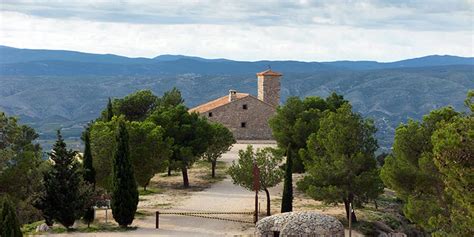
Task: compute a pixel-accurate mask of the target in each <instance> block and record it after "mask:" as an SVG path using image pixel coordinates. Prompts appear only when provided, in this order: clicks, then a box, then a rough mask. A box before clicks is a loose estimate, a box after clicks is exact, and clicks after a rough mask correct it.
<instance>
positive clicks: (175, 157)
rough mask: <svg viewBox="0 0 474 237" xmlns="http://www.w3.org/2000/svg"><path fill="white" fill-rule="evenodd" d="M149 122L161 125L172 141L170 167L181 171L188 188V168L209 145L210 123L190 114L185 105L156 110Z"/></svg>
mask: <svg viewBox="0 0 474 237" xmlns="http://www.w3.org/2000/svg"><path fill="white" fill-rule="evenodd" d="M149 121H152V122H154V123H155V124H157V125H160V126H161V127H162V128H163V129H164V130H165V136H166V137H169V138H171V139H172V141H173V144H172V146H171V150H172V155H171V159H170V166H171V167H178V168H179V169H181V172H182V175H183V186H184V187H185V188H188V187H189V179H188V168H189V167H191V166H192V165H193V163H194V162H195V161H196V160H197V159H198V158H199V157H201V156H202V154H203V153H204V152H205V151H206V150H207V147H208V144H209V139H210V137H211V133H210V130H211V129H210V124H209V122H207V120H205V119H204V118H201V117H200V116H199V115H198V114H197V113H188V110H187V108H186V107H185V106H184V105H178V106H175V107H170V108H161V109H159V110H156V111H155V112H153V114H152V115H151V116H150V117H149Z"/></svg>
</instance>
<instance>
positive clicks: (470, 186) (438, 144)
mask: <svg viewBox="0 0 474 237" xmlns="http://www.w3.org/2000/svg"><path fill="white" fill-rule="evenodd" d="M431 142H432V144H433V153H434V154H433V157H434V164H435V165H436V167H437V168H438V170H439V172H440V174H441V175H442V176H441V177H442V180H443V183H444V186H445V188H444V192H445V195H446V196H448V197H450V200H451V201H452V202H450V203H446V204H445V205H446V206H447V207H449V210H446V213H449V215H439V216H437V217H436V218H437V220H436V222H435V223H436V224H437V225H438V227H443V228H442V229H440V230H438V231H437V234H440V235H454V236H474V192H472V190H474V117H472V116H459V117H457V118H455V119H454V120H453V121H452V122H450V123H446V122H442V123H441V124H440V127H439V128H438V129H437V130H436V131H435V132H434V133H433V135H432V136H431Z"/></svg>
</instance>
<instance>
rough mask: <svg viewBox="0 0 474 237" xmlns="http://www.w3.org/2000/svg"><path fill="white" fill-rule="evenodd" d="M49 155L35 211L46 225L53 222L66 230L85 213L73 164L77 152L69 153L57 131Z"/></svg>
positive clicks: (79, 175) (75, 164) (79, 178)
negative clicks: (49, 162) (55, 139)
mask: <svg viewBox="0 0 474 237" xmlns="http://www.w3.org/2000/svg"><path fill="white" fill-rule="evenodd" d="M57 136H58V138H57V141H56V143H55V144H54V146H53V151H52V152H51V153H49V157H50V161H51V168H50V169H49V170H48V171H47V172H46V173H44V176H43V177H44V178H43V184H44V190H43V192H42V194H41V196H40V197H39V199H38V201H37V203H36V207H37V208H39V209H40V210H41V211H42V212H43V215H45V219H46V220H47V222H50V220H51V219H54V220H56V221H58V222H59V223H61V224H62V225H63V226H64V227H66V228H67V229H69V228H70V227H71V226H72V225H73V224H74V221H75V220H77V219H79V218H80V216H81V215H82V214H83V211H84V209H85V201H84V200H85V197H84V193H83V189H82V186H83V184H82V182H81V173H80V172H79V164H78V163H77V161H76V152H75V151H72V150H68V149H67V148H66V143H65V142H64V140H63V138H62V136H61V133H60V131H59V130H58V135H57Z"/></svg>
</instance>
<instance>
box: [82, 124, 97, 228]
mask: <svg viewBox="0 0 474 237" xmlns="http://www.w3.org/2000/svg"><path fill="white" fill-rule="evenodd" d="M84 146H85V148H84V157H83V161H82V167H83V171H82V172H83V179H84V181H85V182H86V183H88V184H89V185H91V187H92V189H95V169H94V167H93V159H92V153H91V145H90V131H89V128H87V129H86V131H85V132H84ZM94 215H95V211H94V202H93V200H88V201H87V202H86V210H85V211H84V216H83V217H82V219H83V220H84V222H86V223H87V227H89V226H90V223H92V222H93V221H94Z"/></svg>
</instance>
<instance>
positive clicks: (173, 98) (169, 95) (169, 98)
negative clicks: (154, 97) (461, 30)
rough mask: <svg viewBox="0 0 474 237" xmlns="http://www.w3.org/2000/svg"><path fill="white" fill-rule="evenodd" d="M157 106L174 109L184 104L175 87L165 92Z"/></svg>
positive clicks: (179, 92)
mask: <svg viewBox="0 0 474 237" xmlns="http://www.w3.org/2000/svg"><path fill="white" fill-rule="evenodd" d="M158 104H159V106H161V107H175V106H178V105H182V104H184V100H183V97H181V91H179V90H178V89H177V88H176V87H173V89H171V90H169V91H167V92H165V93H164V94H163V97H161V98H160V99H159V103H158Z"/></svg>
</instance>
